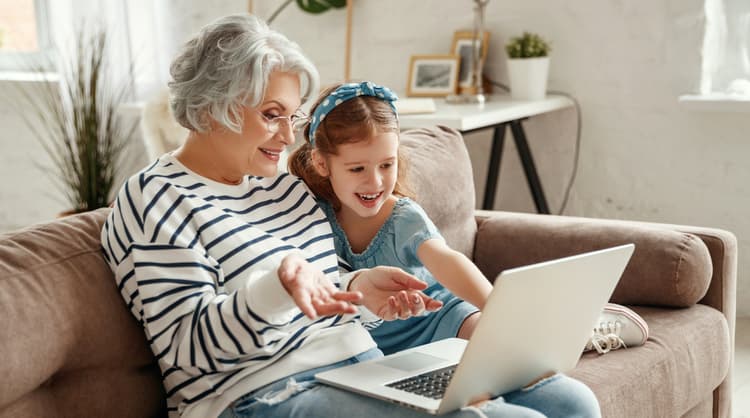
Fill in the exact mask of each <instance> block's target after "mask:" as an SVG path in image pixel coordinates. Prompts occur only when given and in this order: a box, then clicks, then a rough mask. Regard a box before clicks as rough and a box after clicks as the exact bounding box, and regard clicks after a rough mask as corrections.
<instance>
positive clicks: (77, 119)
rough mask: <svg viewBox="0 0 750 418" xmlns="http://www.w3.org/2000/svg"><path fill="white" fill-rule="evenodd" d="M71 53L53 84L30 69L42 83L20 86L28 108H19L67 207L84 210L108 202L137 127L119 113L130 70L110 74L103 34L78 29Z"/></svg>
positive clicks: (129, 86)
mask: <svg viewBox="0 0 750 418" xmlns="http://www.w3.org/2000/svg"><path fill="white" fill-rule="evenodd" d="M72 49H73V51H71V52H72V53H71V55H70V58H69V59H65V60H63V62H64V63H63V65H61V66H60V68H59V71H58V74H57V77H58V78H57V80H55V78H53V77H54V76H53V75H50V74H48V73H45V72H44V71H43V70H42V69H41V68H34V69H33V71H34V72H36V73H38V74H39V76H40V78H42V79H43V80H44V81H45V82H44V83H41V87H39V86H37V87H36V88H29V87H26V88H24V87H20V90H19V93H20V95H21V97H22V99H23V100H24V101H25V103H26V104H27V105H28V106H21V107H20V108H21V109H23V108H25V109H27V110H25V111H22V113H21V116H22V117H23V119H24V121H25V122H26V125H27V127H28V128H29V129H30V130H31V131H32V133H33V134H34V136H35V137H36V138H37V140H39V142H40V143H41V145H42V147H43V148H44V150H45V151H46V153H47V154H48V155H49V157H50V158H51V160H52V163H53V166H54V167H53V170H51V171H49V170H47V171H48V172H49V173H50V174H51V176H52V178H53V181H54V182H55V183H56V184H57V185H58V186H59V187H60V188H61V190H62V192H63V193H64V195H65V198H66V200H67V201H68V203H69V204H70V205H71V209H72V210H73V211H74V212H82V211H87V210H93V209H96V208H100V207H103V206H107V205H108V204H109V203H110V201H111V200H110V199H111V197H112V194H113V191H114V190H113V189H114V182H115V181H116V179H117V176H118V167H119V166H120V163H121V162H122V157H123V156H124V151H125V149H126V146H127V144H128V141H129V140H130V139H131V138H132V136H133V133H134V132H135V128H136V123H135V122H130V123H126V122H124V121H123V120H122V119H121V118H120V117H118V115H117V112H118V109H119V108H120V106H121V105H122V104H124V103H125V102H126V101H127V99H128V97H129V94H130V92H131V91H132V88H133V82H132V80H133V77H132V71H131V69H130V68H128V69H127V75H126V76H124V77H122V79H116V78H115V76H114V75H113V74H112V69H113V68H112V67H111V66H109V65H108V60H107V58H106V57H107V51H108V43H107V35H106V33H105V32H104V31H94V32H91V33H89V34H86V31H85V30H81V31H80V32H79V33H78V36H77V37H76V41H75V45H74V47H73V48H72ZM117 80H119V81H117ZM55 81H57V82H55Z"/></svg>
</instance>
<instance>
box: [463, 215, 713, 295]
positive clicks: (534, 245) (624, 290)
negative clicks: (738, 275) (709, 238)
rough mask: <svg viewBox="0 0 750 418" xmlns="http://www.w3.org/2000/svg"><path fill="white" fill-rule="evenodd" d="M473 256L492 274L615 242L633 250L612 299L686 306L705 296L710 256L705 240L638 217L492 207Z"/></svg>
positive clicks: (478, 264) (478, 233) (490, 275)
mask: <svg viewBox="0 0 750 418" xmlns="http://www.w3.org/2000/svg"><path fill="white" fill-rule="evenodd" d="M479 223H480V227H479V229H478V232H477V240H476V251H475V254H474V261H475V263H476V264H477V266H478V267H479V268H480V270H482V271H483V272H484V273H485V274H486V275H487V277H489V278H491V279H494V278H495V277H496V276H497V274H498V273H499V272H500V271H501V270H503V269H507V268H513V267H518V266H524V265H527V264H531V263H537V262H540V261H547V260H551V259H553V258H559V257H565V256H569V255H574V254H579V253H582V252H586V251H593V250H598V249H602V248H606V247H611V246H615V245H621V244H626V243H630V242H632V243H634V244H635V251H634V252H633V257H632V258H631V259H630V262H629V263H628V266H627V268H626V269H625V272H623V274H622V278H621V279H620V281H619V283H618V284H617V287H616V288H615V291H614V293H613V294H612V298H611V301H612V302H615V303H620V304H623V305H655V306H669V307H680V308H681V307H688V306H692V305H693V304H695V303H697V302H698V301H700V300H701V298H703V297H704V296H705V295H706V290H707V289H708V286H709V283H710V281H711V274H712V262H711V256H710V254H709V252H708V249H707V248H706V245H705V244H704V243H703V241H702V240H701V239H700V238H698V237H696V236H695V235H693V234H690V233H684V232H677V231H674V230H671V229H667V228H660V227H657V226H655V225H648V224H643V223H638V222H630V221H619V220H604V219H588V218H576V217H569V216H552V215H536V214H521V213H510V212H491V215H490V216H487V217H484V218H481V217H480V220H479Z"/></svg>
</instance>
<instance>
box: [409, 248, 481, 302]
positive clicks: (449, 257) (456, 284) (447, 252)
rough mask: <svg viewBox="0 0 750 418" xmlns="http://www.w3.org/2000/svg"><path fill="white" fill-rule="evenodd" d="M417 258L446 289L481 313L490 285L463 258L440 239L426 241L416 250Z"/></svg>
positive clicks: (471, 264) (476, 269) (477, 270)
mask: <svg viewBox="0 0 750 418" xmlns="http://www.w3.org/2000/svg"><path fill="white" fill-rule="evenodd" d="M417 257H419V260H420V261H421V262H422V264H424V266H425V267H427V270H429V271H430V273H432V275H433V276H435V279H436V280H437V281H438V282H439V283H440V284H442V285H443V286H444V287H445V288H446V289H448V290H450V291H451V292H452V293H453V294H454V295H456V296H458V297H459V298H461V299H463V300H465V301H467V302H469V303H471V304H472V305H474V306H476V307H477V308H479V309H484V303H485V302H486V301H487V296H489V294H490V292H491V291H492V284H491V283H490V282H489V281H488V280H487V279H486V278H485V277H484V275H483V274H482V272H481V271H479V269H478V268H477V266H475V265H474V263H472V262H471V260H469V259H468V258H467V257H466V256H465V255H463V254H461V253H460V252H458V251H456V250H454V249H452V248H450V247H448V245H446V243H445V241H443V240H442V239H428V240H426V241H424V242H423V243H422V244H421V245H420V246H419V248H417Z"/></svg>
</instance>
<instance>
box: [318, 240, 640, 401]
mask: <svg viewBox="0 0 750 418" xmlns="http://www.w3.org/2000/svg"><path fill="white" fill-rule="evenodd" d="M633 249H634V245H633V244H627V245H622V246H618V247H613V248H607V249H604V250H599V251H594V252H589V253H584V254H579V255H575V256H571V257H566V258H561V259H557V260H552V261H547V262H543V263H539V264H533V265H529V266H525V267H518V268H515V269H509V270H506V271H503V272H502V273H500V275H499V276H498V277H497V279H496V280H495V285H494V289H493V290H492V292H491V293H490V296H489V298H488V299H487V303H486V305H485V307H484V311H483V313H482V317H481V319H480V321H479V323H478V324H477V327H476V329H475V330H474V334H473V336H472V337H471V340H470V341H468V342H467V341H466V340H461V339H458V338H449V339H445V340H441V341H437V342H434V343H430V344H426V345H422V346H419V347H415V348H412V349H409V350H404V351H401V352H398V353H394V354H391V355H389V356H385V357H382V358H379V359H374V360H370V361H367V362H363V363H358V364H353V365H350V366H345V367H341V368H337V369H333V370H328V371H325V372H322V373H318V374H316V375H315V377H316V379H317V380H319V381H320V382H323V383H326V384H329V385H332V386H336V387H339V388H343V389H347V390H351V391H353V392H357V393H360V394H364V395H367V396H372V397H375V398H379V399H383V400H386V401H390V402H395V403H398V404H401V405H405V406H408V407H411V408H415V409H418V410H421V411H425V412H428V413H431V414H442V413H446V412H450V411H453V410H455V409H458V408H461V407H464V406H466V405H470V404H472V403H474V402H475V401H478V400H482V399H487V398H490V397H495V396H497V395H500V394H503V393H507V392H510V391H513V390H515V389H518V388H521V387H523V386H526V385H527V384H529V383H531V382H533V381H535V380H537V379H538V378H540V377H542V376H544V375H546V374H548V373H554V372H566V371H568V370H570V369H572V368H574V367H575V365H576V363H577V362H578V359H579V357H580V355H581V352H582V351H583V348H584V346H585V345H586V342H587V341H588V339H589V337H590V336H591V331H592V329H593V326H594V324H595V322H596V320H597V319H598V317H599V314H600V313H601V312H602V309H603V308H604V305H605V304H606V303H607V301H608V300H609V297H610V296H611V294H612V292H613V291H614V289H615V286H616V285H617V282H618V281H619V279H620V276H621V275H622V272H623V271H624V270H625V266H626V265H627V263H628V260H629V259H630V256H631V255H632V253H633ZM426 381H430V382H431V383H426Z"/></svg>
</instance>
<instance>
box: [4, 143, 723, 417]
mask: <svg viewBox="0 0 750 418" xmlns="http://www.w3.org/2000/svg"><path fill="white" fill-rule="evenodd" d="M402 141H403V144H404V147H405V148H406V149H407V153H408V155H409V159H410V163H411V170H412V173H417V174H414V175H413V176H412V182H413V185H414V188H415V189H416V191H417V193H418V196H419V197H418V200H419V201H420V202H422V203H423V205H424V206H425V208H426V210H427V212H428V213H429V214H430V215H431V216H432V217H433V218H434V220H435V221H436V223H437V225H438V227H439V228H441V230H442V231H443V233H444V235H445V236H446V238H447V239H448V241H449V243H450V244H451V245H453V246H454V247H455V248H457V249H459V250H461V251H463V252H465V253H466V254H468V255H470V256H471V257H472V258H473V260H474V261H475V262H476V263H477V265H478V266H479V267H480V268H481V269H482V271H483V272H484V273H485V274H486V276H487V277H490V278H493V277H495V276H496V275H497V273H498V272H499V271H501V270H502V269H505V268H509V267H514V266H519V265H524V264H528V263H532V262H536V261H542V260H547V259H551V258H555V257H560V256H565V255H570V254H575V253H578V252H582V251H586V250H593V249H597V248H604V247H606V246H611V245H615V244H621V243H625V242H634V243H635V244H636V250H635V253H634V255H633V258H632V260H631V262H630V264H629V266H628V268H627V269H626V271H625V273H624V274H623V277H622V279H621V281H620V283H619V284H618V286H617V288H616V290H615V292H614V295H613V296H612V300H613V301H614V302H618V303H622V304H627V305H629V306H631V307H633V309H635V310H636V311H637V312H639V313H640V314H641V315H642V316H643V317H644V318H645V319H646V321H647V322H648V324H649V327H650V330H651V338H650V339H649V341H648V342H646V344H645V345H643V346H641V347H635V348H629V349H624V350H618V351H613V352H610V353H608V354H605V355H601V356H600V355H598V354H595V353H587V354H585V355H583V356H582V358H581V361H580V362H579V364H578V366H577V367H576V368H575V369H574V370H573V371H571V372H570V374H571V375H572V376H574V377H576V378H578V379H580V380H582V381H583V382H585V383H586V384H588V385H589V386H590V387H591V388H592V389H593V390H594V392H595V394H596V396H597V397H598V399H599V400H600V403H601V406H602V412H603V415H604V416H605V417H660V418H661V417H680V416H686V417H699V416H700V417H711V416H713V417H729V416H730V409H731V382H730V377H731V363H732V357H733V341H734V319H735V286H736V257H737V248H736V240H735V238H734V236H733V235H732V234H731V233H729V232H726V231H722V230H717V229H710V228H699V227H688V226H674V225H664V224H648V223H639V222H626V221H612V220H596V219H585V218H572V217H556V216H545V215H532V214H518V213H508V212H480V213H475V211H474V209H473V205H474V192H473V190H474V189H473V185H472V180H471V169H470V166H469V162H468V161H469V160H468V155H467V153H466V149H465V147H464V145H463V142H462V140H461V137H460V136H459V135H458V134H457V133H456V132H454V131H451V130H447V129H437V130H431V131H427V130H420V131H412V132H410V133H408V134H404V135H403V139H402ZM108 211H109V209H100V210H97V211H94V212H89V213H84V214H81V215H77V216H71V217H67V218H64V219H59V220H55V221H51V222H49V223H45V224H40V225H35V226H32V227H29V228H26V229H23V230H20V231H16V232H13V233H9V234H4V235H0V330H1V331H0V332H2V338H0V376H2V377H1V378H0V417H14V418H17V417H153V416H162V415H163V414H164V407H165V403H164V393H163V389H162V388H161V384H160V379H159V371H158V370H157V369H156V367H155V365H154V360H153V357H152V355H151V353H150V351H149V349H148V347H147V345H146V342H145V340H144V338H143V334H142V332H141V329H140V326H139V324H138V323H137V322H136V320H135V319H133V318H132V317H131V315H130V313H129V312H128V310H127V309H126V307H125V306H124V303H123V301H122V300H121V298H120V296H119V293H118V289H117V288H116V286H115V282H114V280H113V278H112V274H111V272H110V270H109V268H108V267H107V265H106V264H105V262H104V260H103V258H102V255H101V252H100V244H99V229H100V228H101V225H102V222H103V221H104V218H105V217H106V215H107V214H108ZM571 303H575V301H574V300H571ZM563 314H564V313H563ZM530 326H534V324H530Z"/></svg>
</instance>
